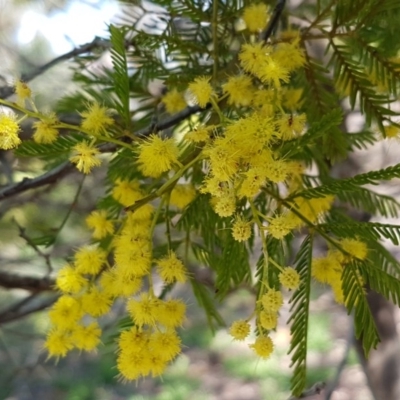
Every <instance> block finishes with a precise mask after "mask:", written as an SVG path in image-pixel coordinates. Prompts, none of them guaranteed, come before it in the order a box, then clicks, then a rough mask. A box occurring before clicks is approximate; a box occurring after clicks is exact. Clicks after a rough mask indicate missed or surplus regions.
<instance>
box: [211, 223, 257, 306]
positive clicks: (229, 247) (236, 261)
mask: <svg viewBox="0 0 400 400" xmlns="http://www.w3.org/2000/svg"><path fill="white" fill-rule="evenodd" d="M224 233H225V240H224V243H223V250H222V256H221V259H220V262H219V266H218V273H217V279H216V283H215V284H216V289H217V291H218V297H219V298H223V297H224V296H225V295H226V293H227V292H228V290H229V289H230V288H231V285H232V283H233V284H235V285H239V284H240V283H243V282H246V281H247V280H248V278H249V276H250V265H249V254H248V251H247V248H246V245H245V244H244V243H240V242H238V241H236V240H235V239H234V238H233V237H232V235H231V232H229V231H225V232H224Z"/></svg>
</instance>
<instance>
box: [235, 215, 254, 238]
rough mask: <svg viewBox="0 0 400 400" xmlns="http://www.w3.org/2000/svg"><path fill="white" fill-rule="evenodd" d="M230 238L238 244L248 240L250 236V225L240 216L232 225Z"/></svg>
mask: <svg viewBox="0 0 400 400" xmlns="http://www.w3.org/2000/svg"><path fill="white" fill-rule="evenodd" d="M232 236H233V238H234V239H235V240H237V241H238V242H245V241H246V240H249V239H250V236H251V223H250V222H249V221H247V220H245V219H244V218H243V217H241V216H238V217H236V218H235V220H234V222H233V225H232Z"/></svg>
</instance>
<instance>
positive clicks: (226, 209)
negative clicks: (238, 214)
mask: <svg viewBox="0 0 400 400" xmlns="http://www.w3.org/2000/svg"><path fill="white" fill-rule="evenodd" d="M214 199H215V203H214V204H213V203H212V204H213V207H214V211H215V212H216V213H217V214H218V215H219V216H220V217H230V216H231V215H233V214H234V212H235V210H236V199H235V196H234V195H231V194H229V195H227V196H224V197H219V198H214ZM214 199H213V200H214Z"/></svg>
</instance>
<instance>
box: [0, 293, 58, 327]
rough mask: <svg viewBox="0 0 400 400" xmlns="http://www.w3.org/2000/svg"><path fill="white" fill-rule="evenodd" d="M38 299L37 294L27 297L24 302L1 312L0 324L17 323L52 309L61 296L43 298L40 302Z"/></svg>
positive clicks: (54, 295)
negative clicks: (23, 318) (41, 311)
mask: <svg viewBox="0 0 400 400" xmlns="http://www.w3.org/2000/svg"><path fill="white" fill-rule="evenodd" d="M36 297H37V294H36V293H35V294H33V295H31V296H28V297H25V298H24V299H23V300H21V301H19V302H17V303H16V304H14V305H12V306H11V307H9V308H8V309H6V310H4V311H2V312H0V324H4V323H6V322H12V321H15V320H17V319H20V318H22V317H25V316H27V315H29V314H33V313H35V312H38V311H40V310H43V309H45V308H47V307H50V306H51V305H52V304H53V303H54V302H55V301H56V300H57V299H58V297H59V295H58V294H53V295H52V296H49V297H45V298H41V299H40V300H37V299H36Z"/></svg>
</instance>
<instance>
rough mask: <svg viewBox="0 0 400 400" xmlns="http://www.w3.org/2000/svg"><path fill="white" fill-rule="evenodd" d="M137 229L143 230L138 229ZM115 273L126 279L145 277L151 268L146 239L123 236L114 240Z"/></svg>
mask: <svg viewBox="0 0 400 400" xmlns="http://www.w3.org/2000/svg"><path fill="white" fill-rule="evenodd" d="M139 229H143V227H140V225H139ZM145 229H147V227H145ZM114 258H115V266H116V273H118V274H121V275H122V276H124V277H127V278H129V279H130V278H140V277H142V276H144V275H147V274H148V273H149V271H150V267H151V251H150V242H149V240H148V238H146V237H145V236H143V233H139V234H136V235H134V234H128V233H127V234H123V235H121V236H118V237H117V238H116V239H115V251H114Z"/></svg>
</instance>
